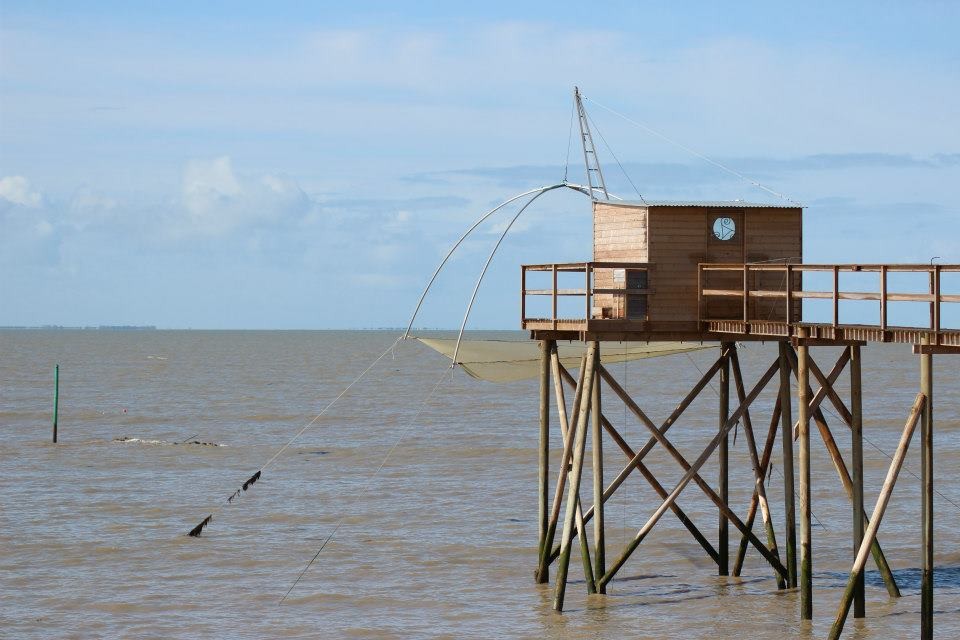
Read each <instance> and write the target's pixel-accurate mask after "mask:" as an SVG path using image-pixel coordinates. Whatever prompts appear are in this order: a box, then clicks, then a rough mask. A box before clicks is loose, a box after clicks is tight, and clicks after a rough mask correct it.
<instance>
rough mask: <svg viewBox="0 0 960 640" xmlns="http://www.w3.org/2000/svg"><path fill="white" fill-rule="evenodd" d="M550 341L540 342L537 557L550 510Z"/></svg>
mask: <svg viewBox="0 0 960 640" xmlns="http://www.w3.org/2000/svg"><path fill="white" fill-rule="evenodd" d="M552 347H553V341H552V340H541V341H540V455H539V464H538V473H537V481H538V484H537V516H538V518H537V524H538V531H539V544H538V553H537V557H538V558H540V557H542V556H543V553H544V551H543V548H544V545H545V544H547V522H548V514H547V510H548V509H549V508H550V507H549V505H548V503H547V500H548V497H547V492H548V490H549V484H550V483H549V479H548V476H549V474H550V351H551V349H552ZM541 569H542V571H538V572H537V576H536V577H537V582H538V583H544V582H547V581H548V580H549V568H547V567H541Z"/></svg>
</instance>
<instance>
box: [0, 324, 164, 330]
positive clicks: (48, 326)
mask: <svg viewBox="0 0 960 640" xmlns="http://www.w3.org/2000/svg"><path fill="white" fill-rule="evenodd" d="M4 329H26V330H30V331H156V330H157V328H156V327H155V326H153V325H148V326H138V325H123V324H120V325H104V324H102V325H99V326H96V327H68V326H63V325H58V324H45V325H42V326H39V327H27V326H23V327H18V326H14V325H11V326H3V327H0V330H4Z"/></svg>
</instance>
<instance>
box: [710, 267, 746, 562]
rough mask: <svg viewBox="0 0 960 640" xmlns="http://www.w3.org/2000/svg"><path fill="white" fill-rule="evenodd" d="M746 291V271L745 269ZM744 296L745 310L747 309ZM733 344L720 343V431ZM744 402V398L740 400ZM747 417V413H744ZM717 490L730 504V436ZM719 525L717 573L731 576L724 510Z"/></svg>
mask: <svg viewBox="0 0 960 640" xmlns="http://www.w3.org/2000/svg"><path fill="white" fill-rule="evenodd" d="M744 289H746V269H744ZM746 304H747V302H746V296H744V308H746ZM731 347H732V343H729V342H722V343H720V357H721V358H722V359H723V364H722V365H721V366H720V385H719V386H720V391H719V410H720V419H719V422H718V424H717V428H718V429H723V425H725V424H726V422H727V418H728V417H729V414H730V352H731ZM740 401H741V402H743V398H741V399H740ZM744 415H746V412H744ZM717 470H718V475H719V477H718V479H717V489H718V495H719V497H720V500H721V501H722V502H723V504H727V503H729V502H730V436H729V435H724V436H723V438H721V439H720V446H718V447H717ZM719 511H720V514H719V515H720V517H719V522H718V523H717V551H718V552H719V553H720V562H719V563H717V573H718V575H721V576H728V575H730V520H729V519H728V518H727V516H726V514H725V513H724V510H723V509H720V510H719Z"/></svg>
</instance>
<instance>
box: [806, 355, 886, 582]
mask: <svg viewBox="0 0 960 640" xmlns="http://www.w3.org/2000/svg"><path fill="white" fill-rule="evenodd" d="M788 356H789V358H790V366H791V367H792V368H793V374H794V375H795V376H797V379H798V380H799V368H798V362H797V357H796V354H795V353H793V352H792V351H791V352H790V353H788ZM849 359H850V353H848V352H846V351H845V353H844V354H842V355H841V357H840V358H839V359H838V360H837V366H835V367H834V370H833V371H831V374H830V376H828V377H827V381H828V382H830V381H831V379H832V377H833V374H834V373H838V374H839V372H840V371H839V366H840V365H841V363H842V362H846V361H847V360H849ZM823 391H824V388H823V387H821V388H820V391H819V392H818V393H817V395H816V396H815V397H814V399H813V400H811V401H810V414H811V415H812V417H813V421H814V423H815V424H816V425H817V430H818V431H819V432H820V437H821V438H822V439H823V444H824V446H825V447H826V449H827V453H829V454H830V460H831V462H833V466H834V468H835V469H836V471H837V475H838V476H839V477H840V484H841V485H843V490H844V491H845V492H846V494H847V498H848V499H849V500H850V501H851V504H852V502H853V500H854V487H853V481H852V479H851V477H850V472H849V471H848V470H847V465H846V463H845V462H844V461H843V454H841V453H840V448H839V447H838V446H837V442H836V440H834V437H833V433H832V432H831V431H830V427H829V426H828V425H827V421H826V418H824V416H823V411H821V410H820V408H819V402H818V400H822V399H823V398H824V395H823ZM808 395H809V388H808ZM798 428H799V424H798ZM851 428H852V427H851ZM861 516H862V518H863V520H864V524H863V526H867V525H868V524H869V521H868V519H867V514H866V512H864V511H863V510H862V509H861ZM871 552H872V554H873V559H874V561H875V562H876V563H877V569H878V570H879V571H880V576H881V577H882V578H883V583H884V585H886V587H887V593H888V594H889V595H890V597H891V598H899V597H900V588H899V587H898V586H897V581H896V579H895V578H894V576H893V570H892V569H891V568H890V565H889V563H888V562H887V558H886V556H885V555H884V553H883V548H882V547H881V546H880V540H879V539H877V540H874V542H873V547H872V548H871Z"/></svg>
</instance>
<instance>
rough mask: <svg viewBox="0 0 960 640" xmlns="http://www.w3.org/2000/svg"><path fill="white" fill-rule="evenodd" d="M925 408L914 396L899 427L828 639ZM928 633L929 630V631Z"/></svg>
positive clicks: (835, 631) (845, 608)
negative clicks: (904, 421) (881, 485)
mask: <svg viewBox="0 0 960 640" xmlns="http://www.w3.org/2000/svg"><path fill="white" fill-rule="evenodd" d="M925 407H926V397H925V396H924V395H923V393H918V394H917V399H916V400H915V401H914V403H913V408H912V409H911V410H910V416H909V417H908V418H907V423H906V425H905V426H904V427H903V435H901V436H900V442H899V444H898V445H897V450H896V452H895V453H894V454H893V459H892V460H891V461H890V468H889V469H888V470H887V477H886V478H885V479H884V481H883V488H882V489H881V490H880V496H879V497H878V498H877V505H876V506H875V507H874V509H873V515H872V516H871V517H870V525H869V526H868V527H867V530H866V532H865V533H864V535H863V542H862V543H860V548H859V549H858V550H857V557H856V559H855V560H854V562H853V569H851V570H850V577H849V578H848V579H847V586H846V588H845V589H844V590H843V597H842V598H841V600H840V607H839V608H838V609H837V617H836V619H835V620H834V622H833V626H832V627H831V628H830V635H828V636H827V637H828V638H829V640H838V638H839V637H840V634H841V633H842V632H843V625H844V623H845V622H846V620H847V614H848V613H849V612H850V604H851V603H852V602H853V594H854V591H855V590H856V587H857V576H858V575H859V573H860V572H861V571H863V567H864V565H865V564H866V563H867V556H868V555H869V554H870V547H871V546H872V544H873V541H874V540H875V539H876V537H877V530H878V529H879V528H880V521H881V520H882V519H883V514H884V512H885V511H886V509H887V504H889V502H890V496H891V495H892V494H893V487H894V485H896V483H897V476H898V475H899V474H900V468H901V467H903V460H904V458H906V456H907V449H908V448H909V446H910V438H911V437H912V436H913V432H914V430H915V429H916V427H917V422H919V420H920V416H921V413H922V412H923V410H924V408H925ZM931 630H932V629H931Z"/></svg>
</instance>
